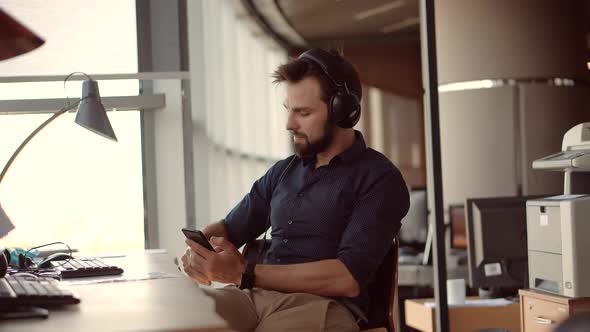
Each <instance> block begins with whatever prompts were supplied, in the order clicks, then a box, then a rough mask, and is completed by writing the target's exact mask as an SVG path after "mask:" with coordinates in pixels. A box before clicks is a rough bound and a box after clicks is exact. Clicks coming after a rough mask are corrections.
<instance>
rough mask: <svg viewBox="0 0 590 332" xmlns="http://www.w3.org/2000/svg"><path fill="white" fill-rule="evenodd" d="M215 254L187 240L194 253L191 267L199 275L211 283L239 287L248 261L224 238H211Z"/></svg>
mask: <svg viewBox="0 0 590 332" xmlns="http://www.w3.org/2000/svg"><path fill="white" fill-rule="evenodd" d="M210 242H211V243H212V244H213V248H214V249H215V252H213V251H210V250H208V249H206V248H204V247H202V246H201V245H199V244H197V243H196V242H194V241H192V240H189V239H186V240H185V243H186V244H187V245H188V246H189V248H190V249H191V250H192V251H193V252H194V253H193V254H192V255H190V256H191V261H190V264H189V265H190V266H191V269H192V270H195V271H196V272H197V273H198V274H202V275H204V276H205V277H206V278H207V279H209V280H210V281H217V282H221V283H232V284H236V285H239V284H240V282H241V279H242V273H243V272H244V271H245V270H246V260H245V259H244V257H243V256H242V254H241V253H240V252H239V251H238V249H237V248H236V247H235V246H234V245H233V244H232V243H231V242H229V241H228V240H227V239H225V238H223V237H211V239H210Z"/></svg>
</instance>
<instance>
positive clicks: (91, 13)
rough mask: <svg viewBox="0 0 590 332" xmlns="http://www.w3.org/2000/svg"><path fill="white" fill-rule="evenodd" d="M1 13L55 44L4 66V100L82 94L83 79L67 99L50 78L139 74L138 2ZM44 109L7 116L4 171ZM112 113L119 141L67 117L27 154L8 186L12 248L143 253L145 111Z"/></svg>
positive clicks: (125, 85) (2, 123)
mask: <svg viewBox="0 0 590 332" xmlns="http://www.w3.org/2000/svg"><path fill="white" fill-rule="evenodd" d="M2 6H3V9H4V10H5V11H6V12H8V13H9V14H10V15H12V16H14V17H15V18H16V19H17V20H19V21H20V22H22V23H23V24H25V25H26V26H28V27H29V28H31V29H32V30H33V31H35V32H36V33H38V34H39V35H41V36H42V37H43V38H45V40H46V43H45V45H43V46H41V47H40V48H39V49H37V50H34V51H32V52H30V53H28V54H24V55H21V56H19V57H16V58H13V59H9V60H6V61H3V62H0V73H2V74H1V75H2V76H3V77H0V81H3V82H4V83H2V84H0V85H1V87H0V100H17V101H18V100H20V101H21V102H26V101H25V100H26V99H39V98H64V97H65V96H66V94H67V95H69V97H70V98H72V97H73V98H76V96H79V94H80V91H81V89H80V84H81V82H80V81H72V82H68V84H67V86H66V92H64V87H63V83H62V82H61V81H60V80H56V81H52V82H46V81H45V80H46V79H45V78H44V77H43V76H47V75H57V76H58V77H65V76H66V75H67V74H69V73H70V72H74V71H84V72H87V73H89V74H104V73H134V72H137V37H136V18H135V1H132V0H105V1H100V2H88V3H84V5H83V6H80V4H79V2H78V1H76V0H57V1H51V2H47V1H42V0H31V1H27V2H26V3H24V2H22V1H18V0H5V1H3V3H2ZM105 22H108V24H105ZM81 26H83V27H84V29H80V28H79V27H81ZM17 76H34V77H33V78H32V82H26V83H11V82H10V81H11V80H10V79H9V77H17ZM7 82H8V83H7ZM99 86H100V91H101V95H102V96H103V97H104V96H121V95H137V94H138V91H139V83H138V81H137V80H121V81H99ZM39 111H40V110H38V109H31V112H30V114H19V115H15V114H2V115H0V141H1V142H2V144H0V167H3V166H4V164H5V163H6V161H7V160H8V158H9V157H10V156H11V154H12V153H13V152H14V150H15V149H16V148H17V147H18V146H19V144H20V143H21V142H22V140H23V139H24V138H25V137H27V135H29V134H30V133H31V132H32V130H34V128H36V127H37V126H38V125H39V124H40V123H42V122H43V121H45V119H47V118H48V117H49V116H50V114H39V113H40V112H39ZM107 114H108V116H109V119H110V121H111V124H112V125H113V128H114V130H115V133H116V135H117V137H118V139H119V143H114V142H111V141H109V140H106V139H104V138H102V137H100V136H98V135H95V134H93V133H91V132H89V131H87V130H85V129H83V128H81V127H79V126H78V125H76V124H75V123H74V117H75V114H74V113H67V114H64V115H62V116H61V117H60V118H58V119H56V120H55V121H54V122H52V123H51V124H50V125H49V126H48V127H46V128H45V129H44V130H43V131H42V132H40V133H39V134H38V135H37V136H36V137H35V138H34V139H33V140H32V141H31V142H30V143H29V144H28V145H27V147H26V148H25V149H24V150H23V151H22V152H21V154H20V155H19V157H18V158H17V159H16V160H15V162H14V164H13V165H12V166H11V169H10V170H9V172H8V173H7V174H6V177H5V178H4V180H3V182H2V183H0V201H1V202H2V206H3V208H4V209H5V210H6V212H7V214H8V215H9V216H10V218H11V219H12V221H13V223H14V224H15V226H16V229H15V230H13V231H12V232H11V233H10V234H9V235H8V236H6V237H5V238H3V239H2V245H3V246H18V247H30V246H35V245H39V244H43V243H48V242H53V241H63V242H66V243H68V245H70V246H72V247H75V248H77V249H79V250H81V251H86V252H89V251H90V252H91V251H112V250H126V249H142V248H144V207H143V183H142V164H141V160H142V159H141V158H142V157H141V135H140V122H139V111H125V112H116V111H115V112H108V113H107Z"/></svg>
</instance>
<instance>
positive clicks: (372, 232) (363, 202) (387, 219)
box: [338, 169, 410, 288]
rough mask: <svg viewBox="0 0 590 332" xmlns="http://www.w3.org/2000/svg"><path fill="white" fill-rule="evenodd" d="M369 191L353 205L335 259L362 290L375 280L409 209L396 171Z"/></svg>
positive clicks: (402, 185)
mask: <svg viewBox="0 0 590 332" xmlns="http://www.w3.org/2000/svg"><path fill="white" fill-rule="evenodd" d="M368 188H369V189H368V190H366V192H364V193H362V194H361V195H360V197H359V198H358V199H357V201H356V202H355V206H354V210H353V212H352V215H351V219H350V222H349V224H348V225H347V227H346V229H345V230H344V233H343V235H342V239H341V241H340V246H339V248H338V259H340V261H342V263H343V264H344V265H345V266H346V268H347V269H348V271H350V273H351V274H352V276H353V277H354V278H355V279H356V281H357V282H358V284H359V286H360V287H361V288H365V287H367V285H368V284H369V282H370V281H371V279H372V278H373V277H374V274H375V273H376V271H377V268H378V267H379V265H380V264H381V262H382V260H383V258H384V257H385V254H387V251H388V250H389V248H390V246H391V244H392V241H393V238H394V237H395V236H396V235H397V233H398V232H399V229H400V227H401V220H402V218H403V217H404V216H405V215H406V213H407V212H408V209H409V206H410V198H409V193H408V189H407V187H406V183H405V181H404V180H403V178H402V176H401V174H400V173H399V171H398V170H397V169H394V171H389V172H386V174H384V175H383V176H381V177H379V178H378V179H377V180H375V182H374V183H373V184H371V185H369V186H368Z"/></svg>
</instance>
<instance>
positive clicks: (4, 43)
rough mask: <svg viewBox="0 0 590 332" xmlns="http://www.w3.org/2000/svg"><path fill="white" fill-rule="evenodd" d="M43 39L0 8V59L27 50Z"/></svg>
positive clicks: (41, 42) (34, 47)
mask: <svg viewBox="0 0 590 332" xmlns="http://www.w3.org/2000/svg"><path fill="white" fill-rule="evenodd" d="M43 43H45V41H44V40H43V39H41V38H40V37H39V36H37V35H36V34H34V33H33V32H32V31H31V30H29V29H27V28H26V27H25V26H24V25H22V24H20V23H19V22H18V21H16V20H15V19H14V18H12V17H11V16H10V15H8V14H7V13H6V12H5V11H4V10H2V8H0V61H1V60H5V59H10V58H12V57H15V56H17V55H21V54H23V53H26V52H29V51H31V50H34V49H36V48H37V47H39V46H41V45H43Z"/></svg>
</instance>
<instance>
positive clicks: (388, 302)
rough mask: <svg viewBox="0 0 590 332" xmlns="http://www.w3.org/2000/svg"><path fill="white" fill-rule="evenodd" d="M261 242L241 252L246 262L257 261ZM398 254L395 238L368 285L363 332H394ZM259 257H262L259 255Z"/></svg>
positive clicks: (254, 243) (397, 242) (255, 242)
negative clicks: (365, 321)
mask: <svg viewBox="0 0 590 332" xmlns="http://www.w3.org/2000/svg"><path fill="white" fill-rule="evenodd" d="M262 241H263V240H256V241H253V242H250V243H248V244H247V245H246V246H245V247H244V250H243V255H244V257H245V258H246V260H247V261H248V262H254V261H256V260H257V259H258V257H259V255H258V250H259V248H260V246H261V245H263V242H262ZM269 247H270V240H266V243H265V244H264V251H265V250H266V249H268V248H269ZM398 252H399V240H398V238H395V239H394V240H393V243H392V245H391V248H390V249H389V250H388V251H387V254H386V255H385V258H384V259H383V262H382V263H381V265H380V266H379V268H378V269H377V274H376V276H375V280H373V282H372V283H371V284H369V299H370V305H369V312H368V315H367V319H368V321H369V322H368V323H367V324H366V325H362V326H361V328H362V329H368V330H365V332H369V331H371V332H378V331H384V329H385V330H387V331H388V332H395V323H394V319H396V318H397V317H394V316H395V315H396V313H397V310H396V309H397V304H396V290H397V260H398ZM260 257H264V255H261V256H260Z"/></svg>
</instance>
